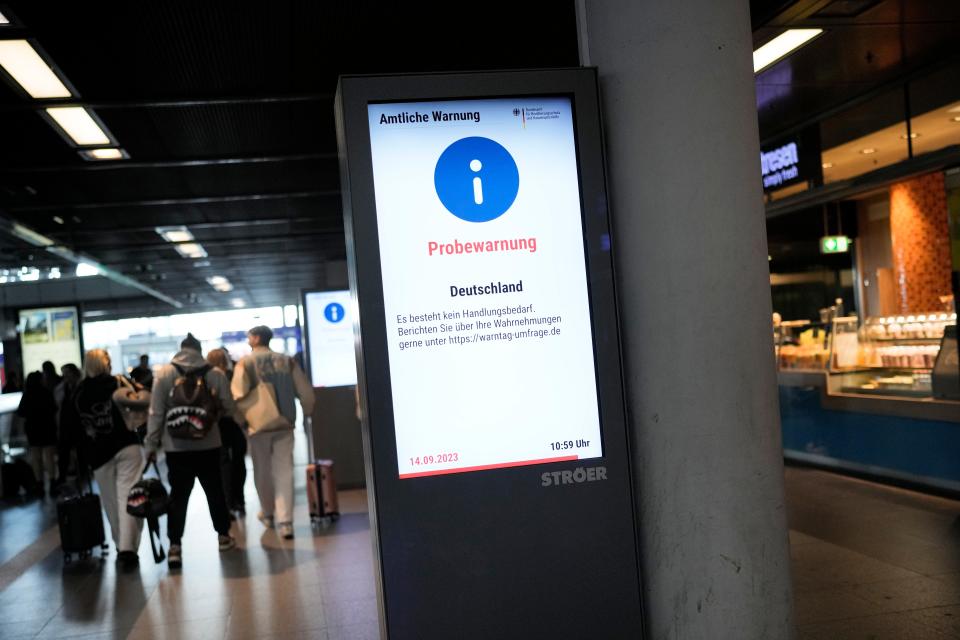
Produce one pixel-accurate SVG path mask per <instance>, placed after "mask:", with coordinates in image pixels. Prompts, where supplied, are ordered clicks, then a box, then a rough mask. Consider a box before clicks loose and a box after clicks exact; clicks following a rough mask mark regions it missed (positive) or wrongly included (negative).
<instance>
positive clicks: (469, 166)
mask: <svg viewBox="0 0 960 640" xmlns="http://www.w3.org/2000/svg"><path fill="white" fill-rule="evenodd" d="M433 184H434V187H435V188H436V190H437V196H439V198H440V202H442V203H443V206H444V207H446V208H447V211H449V212H450V213H452V214H453V215H455V216H457V217H458V218H460V219H461V220H465V221H467V222H489V221H490V220H494V219H496V218H499V217H500V216H502V215H503V214H504V213H506V211H507V209H509V208H510V205H512V204H513V201H514V200H515V199H516V198H517V191H518V190H519V189H520V172H519V170H518V169H517V163H516V162H515V161H514V160H513V156H511V155H510V152H509V151H507V150H506V149H505V148H504V147H503V145H501V144H500V143H499V142H495V141H493V140H491V139H490V138H483V137H480V136H472V137H470V138H461V139H460V140H457V141H456V142H454V143H453V144H451V145H450V146H449V147H447V148H446V149H445V150H444V151H443V153H441V154H440V158H439V159H438V160H437V168H436V169H435V170H434V172H433Z"/></svg>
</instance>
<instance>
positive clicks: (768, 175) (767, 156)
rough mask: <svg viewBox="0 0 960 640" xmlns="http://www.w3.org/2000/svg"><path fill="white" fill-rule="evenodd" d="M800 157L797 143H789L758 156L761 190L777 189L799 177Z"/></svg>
mask: <svg viewBox="0 0 960 640" xmlns="http://www.w3.org/2000/svg"><path fill="white" fill-rule="evenodd" d="M799 165H800V155H799V153H797V143H796V142H791V143H789V144H785V145H783V146H782V147H778V148H777V149H774V150H773V151H768V152H766V153H761V154H760V169H761V171H762V172H763V188H764V189H767V188H770V187H779V186H780V185H782V184H784V183H787V182H791V181H793V180H796V179H797V178H798V177H800V167H799Z"/></svg>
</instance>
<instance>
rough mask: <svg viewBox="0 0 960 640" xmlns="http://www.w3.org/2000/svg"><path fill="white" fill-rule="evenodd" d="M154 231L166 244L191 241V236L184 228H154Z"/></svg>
mask: <svg viewBox="0 0 960 640" xmlns="http://www.w3.org/2000/svg"><path fill="white" fill-rule="evenodd" d="M154 230H155V231H156V232H157V233H159V234H160V237H161V238H163V239H164V240H166V241H167V242H190V241H191V240H193V234H192V233H190V230H189V229H187V228H186V227H184V226H177V227H156V228H155V229H154Z"/></svg>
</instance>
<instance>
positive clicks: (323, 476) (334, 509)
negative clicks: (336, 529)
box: [307, 460, 340, 524]
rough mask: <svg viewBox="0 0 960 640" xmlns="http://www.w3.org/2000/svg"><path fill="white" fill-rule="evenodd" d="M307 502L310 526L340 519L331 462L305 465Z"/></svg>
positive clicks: (335, 482)
mask: <svg viewBox="0 0 960 640" xmlns="http://www.w3.org/2000/svg"><path fill="white" fill-rule="evenodd" d="M307 502H308V504H309V507H310V523H311V524H318V523H323V524H329V523H331V522H334V521H335V520H337V519H338V518H339V517H340V505H339V502H338V501H337V481H336V479H335V478H334V476H333V460H316V461H314V463H313V464H308V465H307Z"/></svg>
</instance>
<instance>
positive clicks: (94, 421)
mask: <svg viewBox="0 0 960 640" xmlns="http://www.w3.org/2000/svg"><path fill="white" fill-rule="evenodd" d="M83 372H84V378H83V380H81V381H80V383H79V384H78V385H77V391H76V394H75V395H74V400H73V403H72V404H73V407H74V408H75V410H76V419H77V420H78V422H79V424H80V426H81V427H82V431H83V435H82V440H81V444H80V448H81V449H82V450H83V455H82V459H83V460H85V461H86V462H87V463H88V464H89V465H90V466H91V467H92V468H93V476H94V478H96V480H97V485H98V486H99V487H100V498H101V504H102V505H103V510H104V511H105V512H106V514H107V521H108V522H109V523H110V533H111V534H112V537H113V544H114V545H116V548H117V562H118V563H120V564H121V565H122V566H124V567H135V566H137V565H138V564H139V563H140V559H139V557H138V556H137V550H138V549H139V548H140V533H141V530H142V529H143V523H142V521H140V520H139V519H137V518H134V517H133V516H131V515H129V514H127V494H129V493H130V489H131V488H132V487H133V485H134V484H136V483H137V481H138V480H139V479H140V474H141V473H142V472H143V451H142V450H141V449H140V441H139V439H138V438H137V434H136V433H134V432H133V431H130V429H128V428H127V424H126V422H124V420H123V416H122V415H121V414H120V407H118V406H117V404H116V401H115V400H114V392H115V391H116V390H117V389H118V388H119V386H120V383H119V382H118V381H117V379H116V378H115V377H114V376H113V375H112V374H111V363H110V354H108V353H107V352H106V351H104V350H103V349H92V350H90V351H88V352H87V354H86V356H85V357H84V359H83ZM68 406H69V405H68ZM62 417H63V418H64V419H65V420H66V421H67V424H69V423H70V421H71V420H72V418H73V416H72V414H71V412H70V411H65V412H64V414H63V415H62ZM81 473H83V472H82V471H81Z"/></svg>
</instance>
